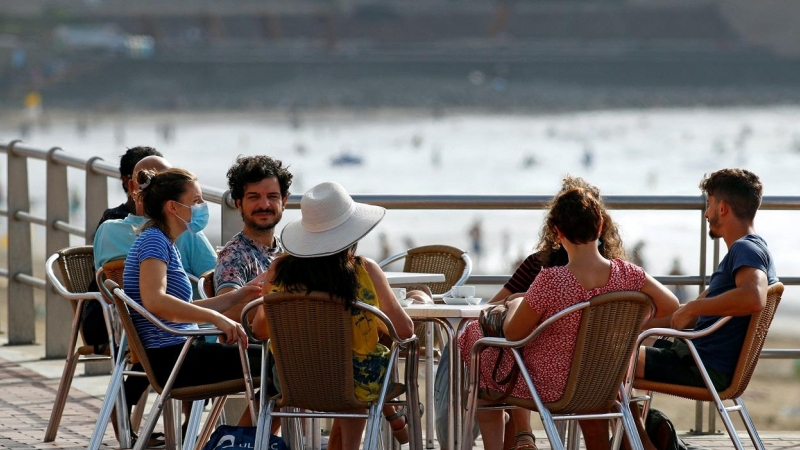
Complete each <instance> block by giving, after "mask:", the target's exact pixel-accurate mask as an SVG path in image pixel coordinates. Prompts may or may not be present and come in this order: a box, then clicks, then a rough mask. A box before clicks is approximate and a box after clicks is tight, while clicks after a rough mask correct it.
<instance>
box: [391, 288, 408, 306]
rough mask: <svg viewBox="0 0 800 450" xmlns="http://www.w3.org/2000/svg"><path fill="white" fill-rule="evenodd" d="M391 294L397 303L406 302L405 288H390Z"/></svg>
mask: <svg viewBox="0 0 800 450" xmlns="http://www.w3.org/2000/svg"><path fill="white" fill-rule="evenodd" d="M392 292H394V298H396V299H397V301H398V302H400V303H404V302H405V301H406V288H392Z"/></svg>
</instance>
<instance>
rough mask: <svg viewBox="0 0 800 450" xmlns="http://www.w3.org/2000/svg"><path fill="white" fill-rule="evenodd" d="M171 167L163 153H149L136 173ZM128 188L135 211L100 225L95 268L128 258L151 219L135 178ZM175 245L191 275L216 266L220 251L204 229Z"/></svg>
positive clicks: (97, 234) (95, 245) (182, 238)
mask: <svg viewBox="0 0 800 450" xmlns="http://www.w3.org/2000/svg"><path fill="white" fill-rule="evenodd" d="M171 168H172V164H170V163H169V161H167V160H166V159H164V158H162V157H160V156H147V157H145V158H143V159H142V160H141V161H139V162H138V163H137V164H136V166H135V167H134V169H133V173H138V172H140V171H142V170H147V171H152V172H155V173H160V172H163V171H165V170H167V169H171ZM127 190H128V191H129V192H131V193H132V194H131V196H132V197H133V198H134V205H135V208H134V212H132V213H130V214H128V215H127V216H126V217H125V218H124V219H111V220H107V221H105V222H103V223H102V224H100V226H99V227H98V228H97V231H96V232H95V235H94V266H95V270H97V269H99V268H101V267H103V264H105V263H107V262H109V261H113V260H115V259H122V258H125V257H126V256H127V255H128V251H129V250H130V248H131V246H132V245H133V242H134V241H135V240H136V236H137V231H136V230H137V229H138V228H139V227H141V226H142V225H144V224H145V222H147V220H148V218H147V217H145V215H144V204H143V203H142V199H141V197H140V196H139V195H138V194H137V192H138V190H139V183H137V181H136V179H135V178H130V179H128V187H127ZM175 246H176V247H177V249H178V254H180V256H181V265H182V266H183V269H184V271H186V273H188V274H191V275H194V276H195V277H199V276H200V275H201V274H203V272H205V271H207V270H211V269H213V268H214V267H215V266H216V263H217V253H216V251H214V247H213V246H212V245H211V243H210V242H209V241H208V238H207V237H206V236H205V234H203V232H202V231H197V232H195V233H181V234H180V235H179V236H178V238H177V239H176V241H175ZM195 298H197V297H196V296H195Z"/></svg>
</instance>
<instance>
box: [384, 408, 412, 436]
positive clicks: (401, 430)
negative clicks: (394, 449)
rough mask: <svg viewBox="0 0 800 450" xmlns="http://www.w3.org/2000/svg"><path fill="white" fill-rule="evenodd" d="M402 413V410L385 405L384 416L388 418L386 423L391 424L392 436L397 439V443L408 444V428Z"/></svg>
mask: <svg viewBox="0 0 800 450" xmlns="http://www.w3.org/2000/svg"><path fill="white" fill-rule="evenodd" d="M401 411H402V409H401V408H395V407H394V406H392V405H384V406H383V410H382V412H383V416H384V417H386V421H387V422H389V427H390V428H391V429H392V435H394V437H395V439H397V442H399V443H400V444H407V443H408V428H407V427H406V416H405V415H404V414H401Z"/></svg>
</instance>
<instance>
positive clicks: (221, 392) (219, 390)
mask: <svg viewBox="0 0 800 450" xmlns="http://www.w3.org/2000/svg"><path fill="white" fill-rule="evenodd" d="M104 284H105V287H106V289H108V290H109V291H110V292H111V293H112V294H113V297H114V304H115V306H116V307H117V311H118V314H119V318H120V322H121V323H122V327H123V329H124V330H125V334H126V336H127V343H128V345H129V346H130V349H131V351H132V352H133V354H134V355H135V357H136V358H138V360H139V362H141V363H142V366H143V367H144V370H145V373H146V374H147V378H148V379H149V380H150V385H151V386H153V389H155V391H156V392H157V393H158V394H159V395H158V398H157V399H156V401H155V403H154V405H153V408H152V409H151V410H150V413H149V415H148V417H147V421H146V422H145V424H144V427H143V428H142V430H141V434H140V436H139V440H137V441H136V445H135V447H134V449H136V450H140V449H144V448H145V446H146V444H147V441H148V440H149V438H150V435H151V434H152V432H153V428H154V427H155V425H156V422H157V421H158V418H159V417H160V416H161V413H162V412H164V409H165V407H166V406H167V405H168V404H169V400H173V399H174V400H182V401H192V402H194V403H193V406H192V415H191V417H190V419H189V427H188V429H187V431H186V436H187V443H186V444H185V445H184V448H193V447H194V442H193V441H194V438H195V437H196V436H197V428H198V425H199V423H200V415H201V413H202V407H203V401H202V400H205V399H207V398H216V397H220V398H222V399H223V401H220V402H215V406H214V410H212V412H211V414H210V415H209V419H207V420H206V429H205V430H203V433H202V436H208V435H209V434H210V431H211V430H210V428H209V427H211V426H213V424H214V423H215V422H216V420H217V418H218V417H219V414H220V413H221V410H222V406H223V405H224V398H225V397H227V396H228V395H230V394H238V393H241V392H246V393H247V398H248V402H249V404H250V406H251V407H250V413H251V415H252V419H253V420H254V421H255V410H254V409H253V399H254V394H253V389H252V387H253V383H254V382H256V383H258V382H259V380H258V379H255V380H253V379H251V378H250V364H249V360H248V357H247V352H246V350H245V349H244V348H243V347H242V346H240V347H239V350H240V355H241V360H242V372H243V374H244V377H243V378H242V379H236V380H228V381H223V382H219V383H212V384H206V385H198V386H187V387H181V388H173V387H172V385H173V383H174V382H175V379H176V378H177V375H178V372H179V371H180V368H181V365H182V364H183V358H184V357H185V355H186V351H188V349H189V346H191V345H192V342H193V341H194V340H195V339H196V338H198V337H201V336H209V335H220V334H222V331H220V330H218V329H216V328H203V329H199V330H176V329H174V328H171V327H168V326H167V325H164V323H163V322H161V321H160V320H159V319H158V318H157V317H155V316H154V315H152V314H151V313H150V312H149V311H147V310H146V309H145V308H144V307H142V306H141V305H139V304H138V303H136V302H135V301H133V300H132V299H131V298H130V297H128V295H127V294H125V292H124V291H123V290H122V289H120V288H119V286H118V285H117V284H116V283H115V282H114V281H112V280H106V281H105V283H104ZM130 309H133V310H134V311H136V312H137V313H138V314H140V315H142V317H144V318H146V319H147V320H149V321H151V322H152V323H153V324H155V325H156V326H157V327H159V328H160V329H162V330H164V331H167V332H169V333H172V334H175V335H179V336H185V337H186V338H187V339H186V343H185V344H184V347H183V351H182V353H181V356H180V357H179V358H178V361H177V362H176V363H175V367H174V368H173V369H172V372H171V373H170V376H169V378H168V379H167V382H166V383H164V384H163V385H162V384H161V383H159V382H158V380H157V379H156V377H155V375H154V374H153V370H152V366H151V365H150V360H149V359H148V357H147V353H146V352H145V347H144V344H143V343H142V341H141V340H140V339H139V335H138V332H137V330H136V327H135V326H134V324H133V320H132V319H131V315H130V311H129V310H130ZM213 363H214V362H213V361H209V364H213ZM170 416H171V414H165V419H166V418H168V417H170ZM175 425H176V424H172V426H165V431H166V437H167V445H168V446H169V445H170V443H171V442H172V443H175V442H179V441H180V439H179V436H180V433H179V432H177V433H176V430H175V428H177V427H176V426H175Z"/></svg>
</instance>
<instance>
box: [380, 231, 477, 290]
mask: <svg viewBox="0 0 800 450" xmlns="http://www.w3.org/2000/svg"><path fill="white" fill-rule="evenodd" d="M401 259H405V261H404V264H403V272H415V273H441V274H443V275H444V278H445V280H444V281H443V282H440V283H430V284H428V287H429V288H430V291H431V294H432V297H433V299H434V301H441V299H442V298H443V297H444V295H445V294H446V293H448V292H449V291H450V289H452V287H453V286H461V285H463V284H464V283H466V282H467V279H468V278H469V276H470V274H471V273H472V260H471V259H470V257H469V255H468V254H467V253H466V252H465V251H463V250H461V249H458V248H456V247H451V246H449V245H425V246H422V247H414V248H412V249H409V250H407V251H405V252H402V253H398V254H396V255H394V256H390V257H388V258H386V259H385V260H383V261H381V262H380V263H379V264H378V265H379V266H380V267H381V268H385V267H386V266H388V265H389V264H392V263H394V262H395V261H399V260H401Z"/></svg>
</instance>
